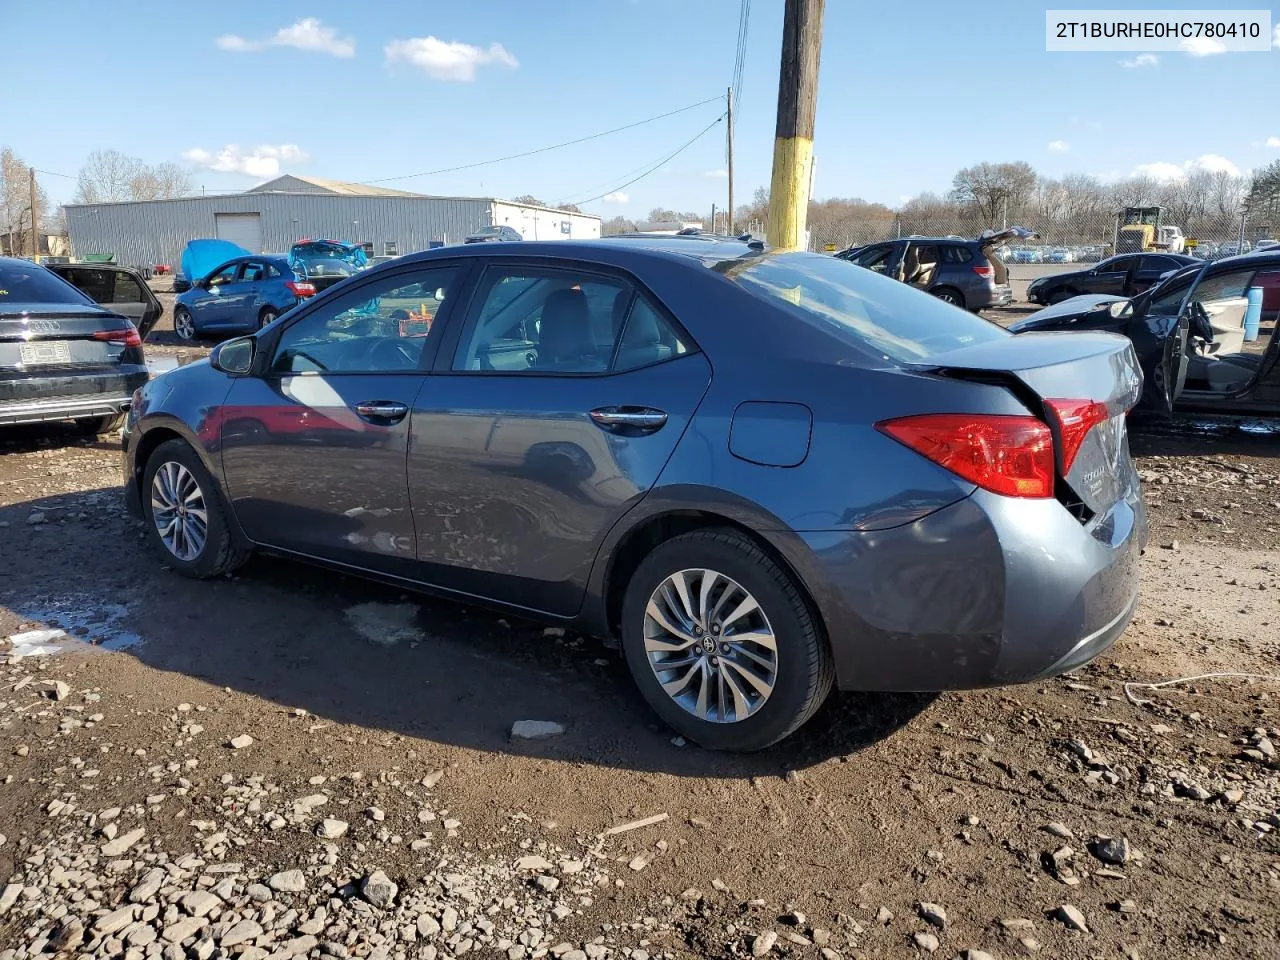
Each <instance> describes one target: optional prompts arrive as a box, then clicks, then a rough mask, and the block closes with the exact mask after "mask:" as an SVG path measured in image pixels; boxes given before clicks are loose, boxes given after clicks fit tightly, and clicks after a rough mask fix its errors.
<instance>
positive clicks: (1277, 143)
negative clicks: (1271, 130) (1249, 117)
mask: <svg viewBox="0 0 1280 960" xmlns="http://www.w3.org/2000/svg"><path fill="white" fill-rule="evenodd" d="M1267 146H1268V147H1271V148H1272V149H1275V150H1280V137H1267Z"/></svg>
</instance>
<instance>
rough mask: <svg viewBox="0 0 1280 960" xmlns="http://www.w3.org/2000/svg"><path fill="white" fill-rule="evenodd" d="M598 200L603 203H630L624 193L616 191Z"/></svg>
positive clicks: (629, 199)
mask: <svg viewBox="0 0 1280 960" xmlns="http://www.w3.org/2000/svg"><path fill="white" fill-rule="evenodd" d="M600 199H602V200H603V201H604V202H605V203H630V202H631V198H630V197H629V196H627V195H626V194H625V193H623V192H622V191H621V190H617V191H615V192H613V193H606V194H605V195H604V196H603V197H601V198H600Z"/></svg>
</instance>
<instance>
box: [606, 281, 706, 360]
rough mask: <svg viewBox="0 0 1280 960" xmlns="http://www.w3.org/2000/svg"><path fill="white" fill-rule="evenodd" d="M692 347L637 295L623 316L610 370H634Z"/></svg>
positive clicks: (676, 355) (678, 354)
mask: <svg viewBox="0 0 1280 960" xmlns="http://www.w3.org/2000/svg"><path fill="white" fill-rule="evenodd" d="M690 349H691V346H690V344H689V343H687V342H685V341H684V340H682V339H681V337H680V334H679V333H677V332H676V330H675V328H674V327H673V326H672V325H671V324H670V323H668V322H667V318H666V317H664V316H663V315H662V314H661V313H659V312H658V311H657V310H656V309H655V308H654V306H653V305H652V304H651V303H649V301H648V300H646V299H645V298H644V297H636V298H635V301H634V302H633V303H632V304H631V311H630V313H629V315H628V316H627V318H626V326H625V327H624V328H623V332H622V342H621V343H620V344H618V354H617V357H616V358H615V359H614V362H613V370H614V372H615V373H620V372H622V371H624V370H635V369H637V368H639V367H648V366H651V365H653V364H655V363H661V362H662V361H663V360H670V359H671V358H672V357H678V356H680V355H681V354H684V353H688V352H689V351H690Z"/></svg>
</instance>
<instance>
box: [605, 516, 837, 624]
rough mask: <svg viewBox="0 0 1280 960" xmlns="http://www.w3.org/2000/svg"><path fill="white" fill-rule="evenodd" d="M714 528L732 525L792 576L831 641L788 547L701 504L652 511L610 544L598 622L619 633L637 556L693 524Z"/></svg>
mask: <svg viewBox="0 0 1280 960" xmlns="http://www.w3.org/2000/svg"><path fill="white" fill-rule="evenodd" d="M713 528H720V529H728V530H733V531H734V532H736V533H739V534H741V535H742V536H743V537H744V538H746V539H748V540H750V541H751V542H752V543H753V544H755V545H756V546H757V547H759V548H760V550H762V551H763V552H764V553H765V554H767V555H768V556H769V558H770V559H771V560H773V561H774V562H775V563H777V564H778V566H780V567H781V568H782V569H783V570H785V571H786V572H787V574H788V575H789V576H790V577H791V578H792V580H793V581H794V582H795V585H796V589H797V590H798V591H799V592H800V595H801V596H802V597H803V598H804V602H805V604H806V605H807V606H808V607H809V612H810V615H811V616H812V617H813V620H814V623H815V624H817V625H818V626H819V628H820V629H821V631H822V636H823V642H824V643H828V644H829V643H830V640H829V638H828V631H827V623H826V618H825V617H824V616H823V615H822V610H821V608H820V607H819V605H818V603H817V602H816V600H815V598H814V596H813V592H812V591H811V589H810V587H809V584H808V583H807V582H806V578H805V577H804V576H803V574H802V571H801V570H800V569H798V567H797V565H796V563H794V562H793V558H792V557H791V556H789V555H788V552H787V551H786V550H784V549H782V548H780V547H779V545H778V544H777V543H775V542H774V541H773V540H772V539H770V538H769V537H766V536H764V535H762V534H761V533H760V532H759V531H758V530H756V529H754V528H753V527H752V526H750V525H749V524H747V523H746V522H744V521H743V520H742V519H739V518H734V517H732V516H729V515H728V514H727V513H720V512H717V511H715V510H709V509H705V508H690V507H673V508H669V509H664V510H661V511H659V512H656V513H651V514H650V515H648V516H646V517H645V518H643V519H641V520H639V521H638V522H636V523H635V524H634V525H632V526H631V527H629V528H628V529H627V530H626V531H625V533H623V534H621V536H619V537H618V538H617V540H616V542H615V543H614V544H613V546H612V548H611V549H610V550H609V552H608V555H607V558H606V559H605V561H604V563H603V565H602V566H603V570H602V571H601V574H600V581H599V593H598V597H599V601H600V602H599V610H598V612H597V618H596V619H598V620H599V624H598V626H599V627H601V628H603V630H604V632H605V633H607V634H608V635H609V636H613V637H616V636H618V635H619V633H620V631H621V626H622V603H623V598H624V597H625V595H626V590H627V586H628V585H629V584H630V582H631V577H632V575H633V574H634V573H635V571H636V569H637V568H638V567H639V566H640V564H641V562H642V561H643V560H644V558H645V557H646V556H648V555H649V553H651V552H652V551H653V550H654V549H655V548H656V547H657V546H659V545H660V544H662V543H665V542H666V541H668V540H670V539H672V538H673V537H678V536H680V535H681V534H685V533H690V532H692V531H695V530H708V529H713Z"/></svg>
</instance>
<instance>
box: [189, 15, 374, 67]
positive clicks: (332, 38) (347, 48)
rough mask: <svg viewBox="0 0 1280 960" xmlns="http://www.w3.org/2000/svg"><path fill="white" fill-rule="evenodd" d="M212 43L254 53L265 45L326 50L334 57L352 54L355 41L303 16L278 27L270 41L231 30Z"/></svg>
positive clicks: (226, 48) (320, 51) (318, 51)
mask: <svg viewBox="0 0 1280 960" xmlns="http://www.w3.org/2000/svg"><path fill="white" fill-rule="evenodd" d="M214 43H215V44H216V45H217V46H218V47H219V48H220V49H222V50H230V51H231V52H232V53H253V52H255V51H257V50H265V49H266V48H267V47H293V48H295V49H297V50H310V51H312V52H314V53H327V54H329V55H330V56H334V57H344V58H345V57H354V56H355V53H356V42H355V40H354V39H352V38H351V37H340V36H338V31H337V30H335V29H334V28H333V27H326V26H324V25H323V24H321V23H320V21H319V20H317V19H316V18H315V17H303V18H302V19H301V20H299V21H298V22H297V23H294V24H291V25H290V26H287V27H281V28H280V29H279V30H277V31H276V32H275V35H274V36H273V37H271V39H269V40H248V39H246V38H244V37H241V36H237V35H236V34H234V33H228V34H224V35H223V36H221V37H218V39H216V40H215V41H214Z"/></svg>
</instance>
